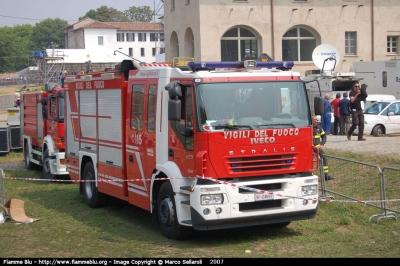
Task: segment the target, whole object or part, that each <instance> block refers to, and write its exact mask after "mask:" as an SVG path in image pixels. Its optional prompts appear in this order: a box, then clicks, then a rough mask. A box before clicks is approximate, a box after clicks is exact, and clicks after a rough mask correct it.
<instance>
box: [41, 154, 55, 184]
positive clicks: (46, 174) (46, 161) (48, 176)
mask: <svg viewBox="0 0 400 266" xmlns="http://www.w3.org/2000/svg"><path fill="white" fill-rule="evenodd" d="M42 168H43V174H44V177H45V178H46V179H54V178H55V176H54V175H52V174H51V168H50V156H49V150H48V149H47V150H46V151H45V152H44V156H43V166H42Z"/></svg>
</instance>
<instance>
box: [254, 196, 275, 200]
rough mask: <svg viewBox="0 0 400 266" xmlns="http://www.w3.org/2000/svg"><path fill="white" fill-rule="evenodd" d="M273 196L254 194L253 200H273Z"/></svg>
mask: <svg viewBox="0 0 400 266" xmlns="http://www.w3.org/2000/svg"><path fill="white" fill-rule="evenodd" d="M273 199H274V195H270V194H254V200H255V201H261V200H273Z"/></svg>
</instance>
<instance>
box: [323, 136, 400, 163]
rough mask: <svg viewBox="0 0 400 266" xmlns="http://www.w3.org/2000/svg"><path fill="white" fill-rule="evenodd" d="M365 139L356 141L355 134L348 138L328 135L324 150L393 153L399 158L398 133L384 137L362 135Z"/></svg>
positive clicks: (399, 142) (399, 138)
mask: <svg viewBox="0 0 400 266" xmlns="http://www.w3.org/2000/svg"><path fill="white" fill-rule="evenodd" d="M364 138H366V139H367V140H366V141H358V140H357V136H352V137H351V140H348V139H347V137H346V136H334V135H328V136H327V141H326V144H325V150H326V152H327V153H328V154H329V150H349V151H352V152H355V153H365V152H371V153H376V154H377V155H380V154H385V155H393V156H395V157H398V158H400V152H399V149H400V146H399V144H400V135H387V136H384V137H373V136H370V135H364Z"/></svg>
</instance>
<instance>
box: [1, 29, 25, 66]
mask: <svg viewBox="0 0 400 266" xmlns="http://www.w3.org/2000/svg"><path fill="white" fill-rule="evenodd" d="M32 32H33V26H32V25H29V24H25V25H17V26H14V27H3V28H0V72H14V71H18V70H22V69H24V68H25V67H27V66H28V57H29V56H30V52H29V43H30V38H31V35H32Z"/></svg>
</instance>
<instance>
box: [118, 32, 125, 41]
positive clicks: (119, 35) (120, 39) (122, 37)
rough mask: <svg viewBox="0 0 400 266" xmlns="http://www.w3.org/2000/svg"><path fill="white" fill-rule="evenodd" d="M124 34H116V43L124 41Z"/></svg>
mask: <svg viewBox="0 0 400 266" xmlns="http://www.w3.org/2000/svg"><path fill="white" fill-rule="evenodd" d="M124 37H125V34H124V33H117V42H123V41H125V38H124Z"/></svg>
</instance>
